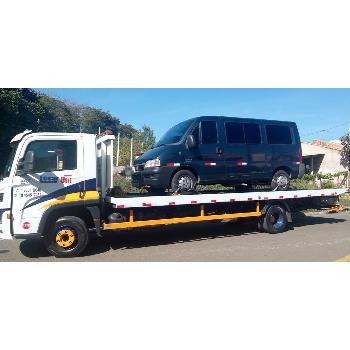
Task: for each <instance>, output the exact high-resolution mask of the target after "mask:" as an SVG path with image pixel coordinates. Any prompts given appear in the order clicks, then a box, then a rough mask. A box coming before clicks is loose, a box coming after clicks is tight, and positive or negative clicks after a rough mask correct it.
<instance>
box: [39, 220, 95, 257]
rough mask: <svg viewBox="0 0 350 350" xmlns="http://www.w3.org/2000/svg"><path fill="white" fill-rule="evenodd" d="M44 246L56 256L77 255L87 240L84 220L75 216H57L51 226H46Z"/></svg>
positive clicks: (87, 235)
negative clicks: (47, 230)
mask: <svg viewBox="0 0 350 350" xmlns="http://www.w3.org/2000/svg"><path fill="white" fill-rule="evenodd" d="M48 229H49V232H48V233H47V235H46V236H45V239H44V241H45V246H46V249H47V251H48V252H49V253H51V254H52V255H54V256H55V257H56V258H64V257H67V258H70V257H73V256H77V255H79V254H80V253H81V252H82V251H83V250H84V249H85V248H86V246H87V244H88V242H89V231H88V229H87V227H86V224H85V222H84V221H83V220H82V219H80V218H78V217H76V216H63V217H61V218H59V219H58V220H57V221H56V222H55V224H54V227H53V228H48Z"/></svg>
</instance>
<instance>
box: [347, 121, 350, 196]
mask: <svg viewBox="0 0 350 350" xmlns="http://www.w3.org/2000/svg"><path fill="white" fill-rule="evenodd" d="M347 151H348V154H347V157H348V191H349V192H350V123H349V131H348V150H347Z"/></svg>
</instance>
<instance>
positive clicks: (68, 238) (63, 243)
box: [56, 229, 75, 248]
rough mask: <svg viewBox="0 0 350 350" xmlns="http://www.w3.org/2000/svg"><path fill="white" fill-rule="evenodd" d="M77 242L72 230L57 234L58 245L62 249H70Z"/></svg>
mask: <svg viewBox="0 0 350 350" xmlns="http://www.w3.org/2000/svg"><path fill="white" fill-rule="evenodd" d="M74 241H75V235H74V232H73V231H72V230H69V229H64V230H61V231H58V232H57V233H56V243H57V244H58V245H59V246H60V247H62V248H69V247H70V246H71V245H72V244H73V243H74Z"/></svg>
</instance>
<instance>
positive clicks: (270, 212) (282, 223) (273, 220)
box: [259, 205, 288, 233]
mask: <svg viewBox="0 0 350 350" xmlns="http://www.w3.org/2000/svg"><path fill="white" fill-rule="evenodd" d="M261 223H262V225H261V226H262V227H261V226H260V227H259V228H260V229H261V228H262V229H263V231H265V232H268V233H281V232H284V231H285V230H286V229H287V226H288V220H287V214H286V211H285V209H284V208H283V207H282V206H280V205H271V207H270V208H269V209H267V212H266V214H265V215H264V217H263V218H262V221H261Z"/></svg>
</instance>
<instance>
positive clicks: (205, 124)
mask: <svg viewBox="0 0 350 350" xmlns="http://www.w3.org/2000/svg"><path fill="white" fill-rule="evenodd" d="M201 131H202V144H204V145H207V144H211V143H218V130H217V125H216V122H215V121H211V120H204V121H202V122H201Z"/></svg>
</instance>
